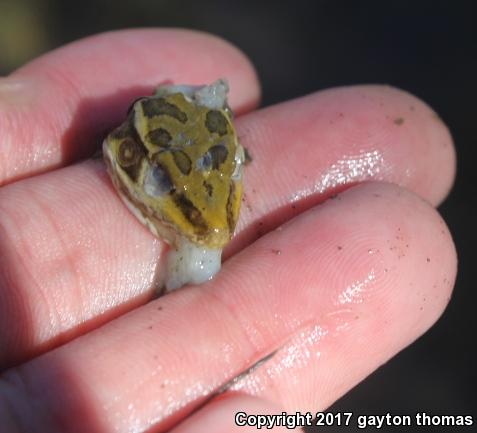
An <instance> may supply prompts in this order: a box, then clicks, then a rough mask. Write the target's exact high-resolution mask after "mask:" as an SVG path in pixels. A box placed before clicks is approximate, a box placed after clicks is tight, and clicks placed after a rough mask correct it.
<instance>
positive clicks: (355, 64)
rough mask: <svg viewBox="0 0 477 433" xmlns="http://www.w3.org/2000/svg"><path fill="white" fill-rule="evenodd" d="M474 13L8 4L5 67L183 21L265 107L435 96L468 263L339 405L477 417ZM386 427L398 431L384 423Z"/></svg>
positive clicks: (342, 5)
mask: <svg viewBox="0 0 477 433" xmlns="http://www.w3.org/2000/svg"><path fill="white" fill-rule="evenodd" d="M451 4H452V6H450V5H451ZM476 18H477V7H476V6H475V2H472V1H468V2H466V1H460V2H459V1H457V0H456V1H453V2H450V1H432V2H427V1H421V2H419V1H417V0H416V1H414V2H409V3H407V2H406V1H399V2H386V1H364V2H363V1H354V2H352V1H350V2H341V1H331V0H328V1H326V0H321V1H305V0H294V1H256V2H251V1H250V2H249V1H226V0H222V1H212V0H211V1H194V0H188V1H186V0H182V1H173V0H169V1H165V0H164V1H160V0H156V1H146V0H135V1H131V2H118V1H114V0H95V1H93V0H83V1H75V2H71V1H62V0H17V1H14V0H7V1H5V0H0V73H1V74H7V73H8V72H10V71H11V70H13V69H14V68H15V67H17V66H19V65H21V64H22V63H23V62H24V61H27V60H28V59H31V58H33V57H35V56H37V55H38V54H40V53H42V52H45V51H48V50H50V49H52V48H54V47H57V46H59V45H62V44H64V43H66V42H70V41H72V40H75V39H78V38H80V37H82V36H86V35H89V34H92V33H97V32H101V31H105V30H111V29H120V28H125V27H136V26H137V27H145V26H166V27H171V26H174V27H175V26H178V27H188V28H195V29H201V30H205V31H208V32H211V33H215V34H217V35H220V36H222V37H224V38H226V39H228V40H229V41H231V42H233V43H234V44H235V45H237V46H238V47H240V48H241V49H242V50H243V51H244V52H245V53H246V54H247V55H248V56H249V57H250V58H251V59H252V61H253V62H254V64H255V66H256V68H257V70H258V73H259V76H260V78H261V81H262V85H263V105H270V104H272V103H275V102H278V101H283V100H286V99H289V98H294V97H297V96H300V95H303V94H306V93H309V92H313V91H316V90H319V89H323V88H326V87H330V86H337V85H346V84H356V83H370V82H374V83H388V84H391V85H393V86H397V87H400V88H403V89H406V90H408V91H410V92H412V93H414V94H415V95H417V96H418V97H420V98H422V99H423V100H424V101H426V102H427V103H429V104H430V105H431V106H432V107H433V108H434V109H435V110H436V111H437V112H438V113H439V115H440V116H441V117H442V118H443V119H444V121H445V122H446V123H447V124H448V125H449V127H450V129H451V132H452V134H453V137H454V139H455V142H456V146H457V152H458V177H457V180H456V184H455V187H454V190H453V191H452V193H451V195H450V197H449V198H448V199H447V201H446V202H445V203H444V204H443V205H442V206H441V208H440V211H441V212H442V214H443V216H444V218H445V220H446V221H447V223H448V224H449V226H450V228H451V231H452V233H453V235H454V239H455V241H456V243H457V249H458V253H459V259H460V266H459V275H458V279H457V285H456V288H455V292H454V296H453V298H452V301H451V303H450V305H449V307H448V309H447V311H446V312H445V313H444V316H443V317H442V318H441V320H440V321H439V322H438V323H437V325H436V326H434V327H433V328H432V329H431V330H430V331H429V332H428V333H427V334H426V335H425V336H423V337H422V338H421V339H419V340H418V341H417V342H416V343H414V344H413V345H412V346H411V347H409V348H407V349H406V350H404V351H403V352H402V353H400V354H399V355H398V356H396V357H395V358H394V359H393V360H392V361H390V362H389V363H387V364H386V365H385V366H383V367H382V368H380V369H379V370H378V371H376V372H375V373H374V374H373V375H372V376H370V377H369V378H368V379H366V380H365V381H364V382H363V383H361V384H360V385H359V386H357V387H356V388H355V389H354V390H352V391H351V392H350V393H349V394H347V395H346V396H345V397H343V398H342V399H340V400H339V401H338V402H337V403H336V404H335V405H334V406H333V407H332V408H331V410H335V411H338V410H340V411H345V410H346V411H353V412H354V413H355V414H356V413H363V414H386V413H387V412H391V413H394V414H399V413H400V414H414V413H416V412H418V411H419V412H422V411H425V412H427V413H430V414H456V415H457V414H473V415H474V420H475V422H477V416H476V415H477V411H476V408H477V398H476V395H475V385H476V383H477V381H476V376H477V373H476V369H477V348H476V344H475V334H474V333H475V330H476V323H477V318H476V304H477V296H476V292H475V289H474V287H475V283H474V282H475V280H476V279H477V272H476V269H477V265H476V264H475V262H474V257H475V255H474V253H472V248H473V247H474V246H476V243H475V241H476V236H475V231H474V230H473V226H472V221H474V220H475V210H476V193H475V188H476V187H477V182H476V181H475V180H476V177H477V170H476V168H475V159H474V148H475V147H476V146H477V116H476V105H477V104H476V100H477V84H476V81H477V30H476V29H477V20H476ZM475 428H476V427H475V426H474V429H475ZM335 430H336V431H340V430H341V431H343V430H344V431H355V430H356V431H357V429H355V428H351V427H348V428H343V429H335ZM335 430H333V431H335ZM388 430H389V431H391V430H392V431H402V429H400V428H394V429H393V428H390V427H388V428H383V429H381V431H388ZM448 430H449V428H446V427H434V428H432V429H431V428H430V429H427V430H426V431H435V432H441V431H448ZM464 430H465V431H471V428H464ZM328 431H331V429H330V430H328ZM406 431H411V430H409V429H406ZM420 431H422V430H420ZM474 431H475V430H474Z"/></svg>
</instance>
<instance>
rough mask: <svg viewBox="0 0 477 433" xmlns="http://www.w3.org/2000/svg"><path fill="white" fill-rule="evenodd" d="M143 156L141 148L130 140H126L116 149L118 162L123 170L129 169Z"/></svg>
mask: <svg viewBox="0 0 477 433" xmlns="http://www.w3.org/2000/svg"><path fill="white" fill-rule="evenodd" d="M143 156H144V153H143V149H142V147H141V146H140V145H139V144H138V143H137V142H136V141H135V140H133V139H132V138H126V139H125V140H123V141H122V142H121V144H120V145H119V149H118V162H119V164H120V165H121V167H123V168H127V167H131V166H133V165H135V164H137V163H138V162H139V160H140V159H141V158H142V157H143Z"/></svg>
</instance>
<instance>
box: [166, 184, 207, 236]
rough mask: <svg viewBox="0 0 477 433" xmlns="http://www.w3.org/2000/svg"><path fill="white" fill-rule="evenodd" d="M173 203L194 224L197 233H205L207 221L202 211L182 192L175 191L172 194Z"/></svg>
mask: <svg viewBox="0 0 477 433" xmlns="http://www.w3.org/2000/svg"><path fill="white" fill-rule="evenodd" d="M172 198H173V200H174V203H175V204H176V206H177V207H178V208H179V209H180V210H181V212H182V214H183V215H184V217H185V218H186V219H187V220H188V221H189V222H190V223H191V224H192V225H193V226H194V229H195V232H196V234H197V235H199V236H201V235H205V234H207V231H208V226H207V222H206V221H205V219H204V217H203V216H202V213H201V212H200V210H199V209H197V208H196V207H195V206H194V203H192V202H191V201H190V200H189V199H188V198H187V197H186V196H185V195H184V194H182V193H178V192H175V193H174V194H173V196H172Z"/></svg>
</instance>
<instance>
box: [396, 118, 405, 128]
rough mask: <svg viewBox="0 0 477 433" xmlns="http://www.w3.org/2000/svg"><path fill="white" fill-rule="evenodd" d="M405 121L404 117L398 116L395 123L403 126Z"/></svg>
mask: <svg viewBox="0 0 477 433" xmlns="http://www.w3.org/2000/svg"><path fill="white" fill-rule="evenodd" d="M403 123H404V119H403V118H402V117H397V118H396V119H394V124H395V125H398V126H401V125H402V124H403Z"/></svg>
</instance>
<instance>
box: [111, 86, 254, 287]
mask: <svg viewBox="0 0 477 433" xmlns="http://www.w3.org/2000/svg"><path fill="white" fill-rule="evenodd" d="M227 92H228V84H227V82H226V81H225V80H217V81H216V82H214V83H212V84H210V85H208V86H176V85H166V86H161V87H159V88H158V89H157V91H156V93H155V94H154V95H153V96H150V97H143V98H140V99H138V100H136V101H135V102H134V103H133V104H132V106H131V107H130V109H129V112H128V116H127V119H126V121H125V122H124V123H123V124H121V125H120V126H119V127H118V128H116V129H115V130H113V131H112V132H111V133H110V134H109V135H108V137H107V138H106V139H105V141H104V143H103V155H104V159H105V161H106V164H107V167H108V172H109V174H110V176H111V179H112V181H113V183H114V185H115V187H116V189H117V191H118V193H119V195H120V196H121V198H122V199H123V201H124V202H125V203H126V205H127V206H128V207H129V209H130V210H131V211H132V212H133V213H134V214H135V215H136V216H137V217H138V218H139V220H140V221H141V222H142V223H143V224H145V225H146V226H147V227H148V228H149V229H150V230H151V232H152V233H153V234H154V235H156V236H158V237H160V238H162V239H164V240H165V241H166V242H167V243H168V244H170V245H171V250H170V252H169V254H168V258H167V270H166V281H165V286H166V289H167V290H173V289H176V288H178V287H181V286H182V285H184V284H187V283H189V282H190V283H201V282H203V281H206V280H208V279H210V278H212V277H213V276H214V275H215V273H216V272H217V271H218V270H219V269H220V260H221V253H222V249H223V247H224V246H225V245H226V244H227V242H228V241H229V240H230V239H231V237H232V235H233V233H234V229H235V226H236V223H237V219H238V216H239V211H240V203H241V197H242V172H243V164H244V162H245V152H244V149H243V147H242V146H241V145H240V144H239V142H238V138H237V134H236V131H235V128H234V125H233V123H232V111H231V110H230V108H229V106H228V104H227V99H226V95H227Z"/></svg>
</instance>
